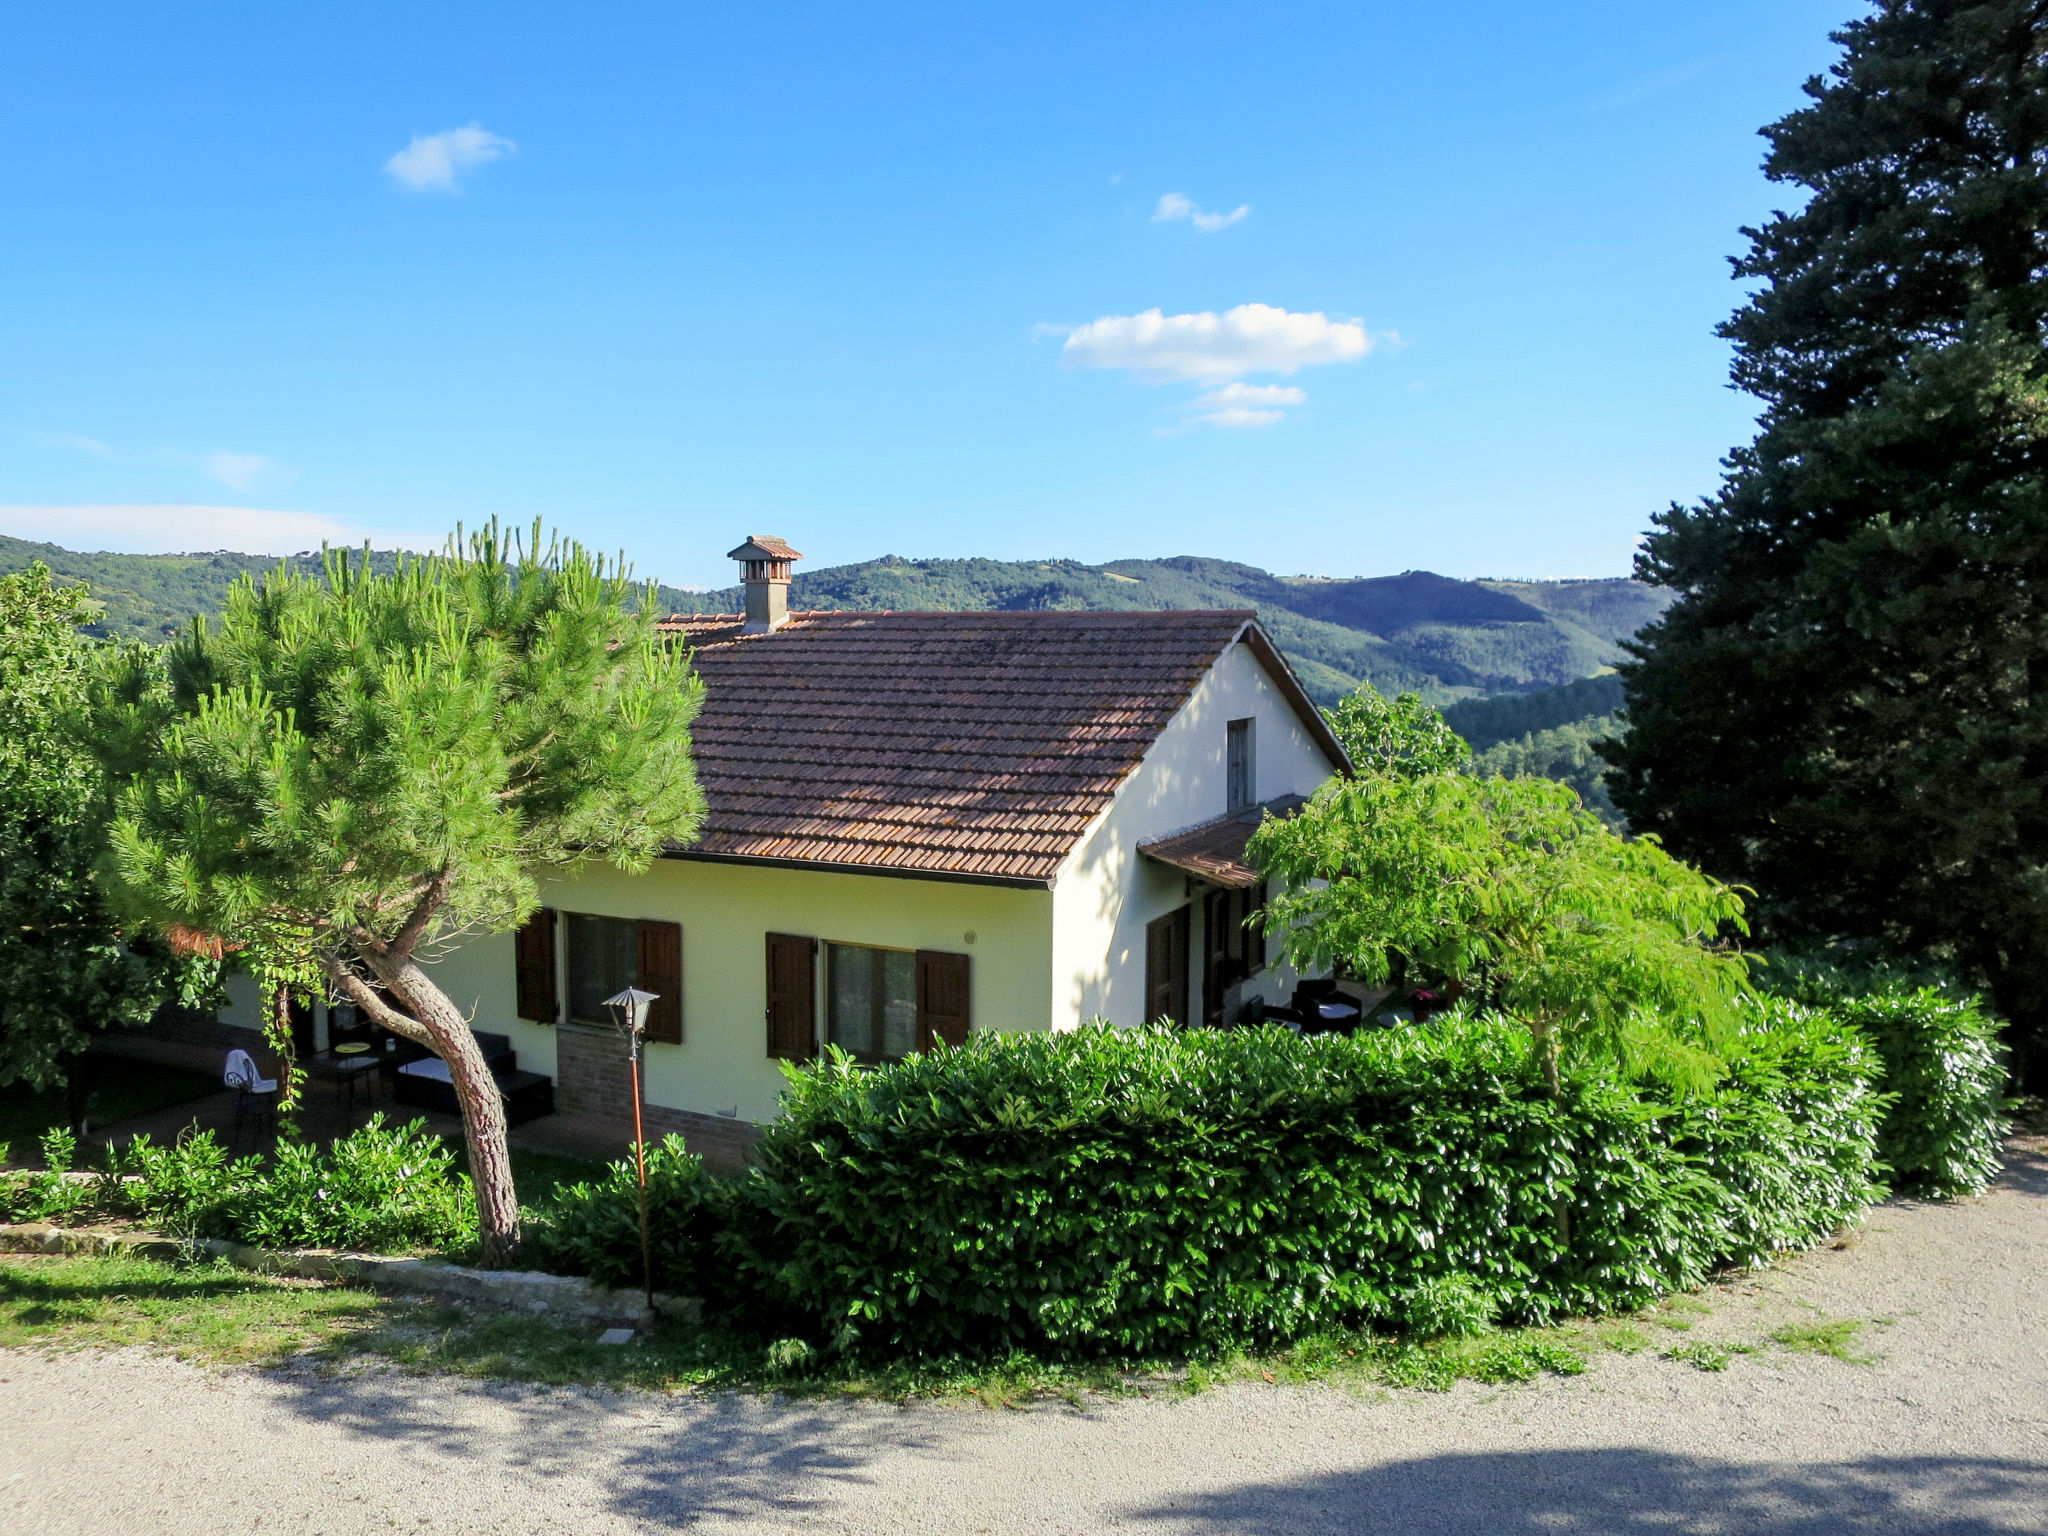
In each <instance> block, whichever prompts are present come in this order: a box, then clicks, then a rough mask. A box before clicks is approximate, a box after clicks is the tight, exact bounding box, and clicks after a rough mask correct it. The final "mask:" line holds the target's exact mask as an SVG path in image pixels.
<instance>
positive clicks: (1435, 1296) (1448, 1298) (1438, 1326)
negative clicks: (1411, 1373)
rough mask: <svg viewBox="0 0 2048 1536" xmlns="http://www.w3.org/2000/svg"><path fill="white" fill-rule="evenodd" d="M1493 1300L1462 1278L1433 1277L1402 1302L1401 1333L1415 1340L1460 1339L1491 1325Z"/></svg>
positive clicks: (1460, 1276) (1480, 1331)
mask: <svg viewBox="0 0 2048 1536" xmlns="http://www.w3.org/2000/svg"><path fill="white" fill-rule="evenodd" d="M1493 1311H1494V1306H1493V1298H1492V1297H1491V1296H1488V1295H1487V1294H1486V1293H1485V1292H1483V1291H1481V1290H1480V1289H1479V1287H1478V1286H1476V1285H1474V1284H1473V1283H1472V1282H1471V1281H1470V1280H1469V1279H1467V1278H1466V1277H1465V1276H1463V1275H1433V1276H1431V1277H1430V1278H1429V1279H1427V1280H1424V1281H1422V1282H1420V1283H1419V1284H1418V1285H1417V1286H1416V1287H1415V1289H1414V1290H1412V1291H1410V1292H1409V1293H1408V1294H1407V1295H1406V1296H1405V1297H1403V1298H1402V1300H1401V1307H1400V1316H1401V1328H1402V1331H1403V1332H1404V1333H1406V1334H1408V1335H1409V1336H1410V1337H1411V1338H1417V1339H1462V1338H1465V1337H1467V1336H1468V1335H1470V1334H1475V1333H1484V1332H1485V1331H1486V1330H1487V1329H1488V1328H1489V1327H1491V1326H1492V1325H1493Z"/></svg>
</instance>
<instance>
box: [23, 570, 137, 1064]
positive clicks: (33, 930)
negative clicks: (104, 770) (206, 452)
mask: <svg viewBox="0 0 2048 1536" xmlns="http://www.w3.org/2000/svg"><path fill="white" fill-rule="evenodd" d="M95 612H96V610H95V607H94V604H93V602H92V600H91V598H90V597H89V595H88V594H87V593H86V592H85V591H84V590H83V589H82V588H78V587H60V586H58V585H56V584H55V583H54V582H53V581H52V579H51V576H50V571H49V568H48V567H47V566H43V565H31V566H30V567H29V568H28V569H27V570H26V571H21V572H18V573H16V574H14V575H11V576H0V720H4V721H6V728H5V730H0V1084H6V1083H11V1082H13V1081H15V1080H16V1079H17V1078H20V1079H25V1080H26V1081H28V1082H29V1083H30V1084H32V1085H33V1086H35V1087H37V1088H44V1087H48V1086H50V1085H51V1084H53V1083H56V1082H59V1081H61V1080H62V1079H63V1076H64V1063H65V1061H66V1059H67V1058H68V1057H70V1056H73V1055H75V1054H76V1053H77V1052H79V1051H81V1050H83V1049H84V1048H85V1046H86V1045H87V1043H88V1042H89V1040H90V1036H89V1034H88V1033H87V1031H88V1029H89V1028H106V1027H109V1026H116V1025H134V1024H141V1023H144V1022H146V1021H147V1020H148V1018H149V1016H150V1014H151V1013H152V1012H153V1011H154V1010H155V1008H156V1006H157V1004H158V1003H160V1002H161V1001H163V999H164V997H165V996H166V993H167V991H168V989H169V986H170V983H171V981H172V977H173V971H174V967H173V966H172V964H171V963H170V961H169V958H168V956H167V955H166V954H165V953H164V952H163V951H162V950H161V948H159V947H155V946H148V945H144V946H137V945H135V944H131V943H130V942H129V941H128V937H127V936H126V935H125V934H124V933H123V932H122V930H121V928H120V926H119V925H118V924H117V923H116V922H115V921H114V919H113V918H112V916H111V915H110V914H109V913H108V911H107V909H106V906H105V903H104V902H103V901H102V899H101V890H100V886H99V882H98V880H97V878H96V877H95V875H94V872H93V871H94V866H95V864H96V863H97V862H98V859H99V855H100V853H101V852H102V849H103V846H104V836H105V827H106V823H105V817H104V815H103V814H102V788H103V787H102V780H101V777H100V773H99V768H98V765H97V764H96V763H94V762H93V760H92V758H91V755H90V754H89V753H87V752H86V751H85V750H84V749H83V748H82V747H81V746H80V745H79V743H78V740H77V737H76V734H75V732H74V730H73V729H72V727H73V724H74V722H75V719H76V716H77V714H78V711H79V710H80V708H81V707H82V705H83V702H84V698H85V687H86V679H87V676H88V674H89V670H90V666H91V663H92V653H93V651H94V649H95V647H94V644H93V642H91V641H89V640H87V639H86V638H84V637H83V636H82V635H81V634H80V632H79V627H80V626H81V625H83V624H86V623H89V622H91V620H92V619H93V617H94V616H95Z"/></svg>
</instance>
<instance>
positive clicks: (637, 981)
mask: <svg viewBox="0 0 2048 1536" xmlns="http://www.w3.org/2000/svg"><path fill="white" fill-rule="evenodd" d="M639 938H640V943H639V957H638V958H639V965H638V967H637V971H636V974H635V976H634V985H636V986H637V987H639V988H640V990H641V991H642V992H652V993H654V994H655V998H654V1001H653V1002H651V1003H649V1004H648V1005H647V1028H646V1031H645V1032H644V1033H643V1034H642V1036H641V1038H642V1039H644V1040H646V1041H647V1042H648V1043H649V1044H651V1045H681V1044H682V1043H683V927H682V924H680V923H662V922H656V921H654V920H653V919H652V918H648V919H643V920H642V922H641V924H640V935H639Z"/></svg>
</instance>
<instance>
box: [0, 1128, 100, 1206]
mask: <svg viewBox="0 0 2048 1536" xmlns="http://www.w3.org/2000/svg"><path fill="white" fill-rule="evenodd" d="M8 1151H9V1148H8V1147H7V1145H6V1144H5V1143H4V1142H0V1164H4V1163H6V1161H7V1154H8ZM42 1151H43V1165H44V1166H43V1167H42V1168H41V1169H39V1170H36V1171H33V1172H31V1171H29V1170H28V1169H12V1170H9V1171H8V1172H5V1173H0V1221H62V1220H63V1219H64V1218H65V1217H67V1216H70V1215H73V1214H75V1213H77V1212H78V1211H81V1210H84V1209H85V1208H86V1207H88V1206H90V1205H91V1204H92V1203H93V1197H94V1194H95V1193H96V1188H95V1186H94V1185H92V1184H88V1183H85V1182H84V1181H82V1180H78V1179H67V1178H65V1177H64V1175H65V1174H67V1173H69V1172H70V1171H71V1165H72V1162H73V1161H74V1160H75V1159H76V1157H77V1155H78V1144H77V1142H75V1141H74V1140H73V1139H72V1136H71V1133H70V1132H69V1131H68V1130H65V1129H64V1128H63V1127H61V1126H58V1127H53V1128H52V1129H50V1130H48V1131H45V1132H44V1133H43V1139H42Z"/></svg>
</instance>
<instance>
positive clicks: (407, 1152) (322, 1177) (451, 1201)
mask: <svg viewBox="0 0 2048 1536" xmlns="http://www.w3.org/2000/svg"><path fill="white" fill-rule="evenodd" d="M456 1157H457V1153H456V1152H455V1151H454V1150H453V1149H451V1148H450V1147H449V1146H448V1144H447V1143H446V1142H444V1141H442V1140H441V1138H440V1137H438V1136H436V1135H434V1134H433V1133H432V1132H431V1131H429V1130H427V1129H426V1127H424V1126H422V1125H418V1124H415V1123H408V1124H405V1125H400V1126H395V1127H386V1126H385V1124H384V1117H383V1116H382V1115H381V1114H380V1115H373V1116H372V1117H371V1119H370V1123H369V1124H368V1125H366V1126H364V1127H363V1128H362V1129H361V1130H358V1131H353V1132H351V1133H350V1134H349V1135H347V1136H344V1137H342V1138H341V1139H340V1140H339V1141H336V1142H335V1143H334V1144H333V1145H332V1146H329V1147H325V1148H322V1147H319V1146H316V1145H313V1144H312V1143H308V1142H286V1143H283V1144H281V1145H280V1146H279V1147H278V1148H277V1151H276V1153H275V1154H274V1155H273V1157H272V1160H271V1166H270V1168H269V1169H268V1170H267V1171H266V1172H265V1174H264V1176H263V1178H262V1180H261V1181H260V1182H259V1183H254V1184H250V1185H248V1186H245V1187H244V1188H242V1189H241V1190H238V1191H237V1192H236V1193H235V1194H234V1195H233V1196H231V1197H230V1199H229V1200H228V1202H227V1204H226V1206H225V1208H224V1210H225V1215H226V1218H227V1220H228V1222H229V1223H230V1224H231V1225H232V1226H233V1227H234V1228H235V1234H234V1235H236V1236H239V1237H240V1238H241V1239H242V1240H243V1241H244V1242H250V1243H261V1244H264V1245H266V1246H271V1247H286V1248H293V1247H309V1248H360V1249H365V1250H367V1251H369V1252H373V1253H396V1252H404V1251H408V1250H413V1249H426V1248H456V1247H463V1246H466V1245H467V1244H469V1243H471V1242H473V1241H474V1240H475V1237H476V1196H475V1195H474V1193H472V1191H471V1190H470V1187H469V1179H468V1177H467V1176H466V1175H463V1174H459V1173H457V1172H455V1160H456Z"/></svg>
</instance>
